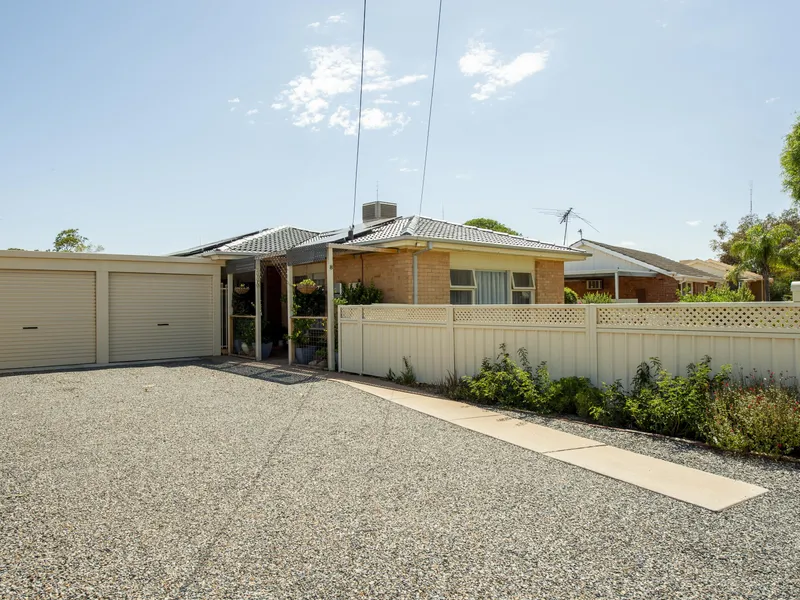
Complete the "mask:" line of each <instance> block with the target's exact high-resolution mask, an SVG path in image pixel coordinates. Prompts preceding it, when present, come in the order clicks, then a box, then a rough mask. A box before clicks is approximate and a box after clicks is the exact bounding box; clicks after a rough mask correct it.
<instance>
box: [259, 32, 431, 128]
mask: <svg viewBox="0 0 800 600" xmlns="http://www.w3.org/2000/svg"><path fill="white" fill-rule="evenodd" d="M306 52H307V54H308V56H309V66H310V67H311V73H310V74H308V75H299V76H297V77H295V78H294V79H292V80H291V81H290V82H289V83H288V84H287V85H286V87H285V88H284V89H283V91H281V93H280V94H279V96H278V97H277V98H276V99H275V102H274V103H273V104H272V108H273V109H275V110H283V109H288V110H289V111H290V112H291V113H292V115H291V118H292V123H293V124H294V125H296V126H298V127H309V126H313V125H316V124H317V123H320V122H321V121H323V120H324V119H326V118H328V125H329V126H330V127H334V126H339V127H341V128H342V129H343V130H344V132H345V133H346V134H348V135H351V132H354V124H356V122H355V120H354V118H353V117H351V116H350V112H351V111H350V109H348V108H346V107H344V106H341V105H340V106H338V108H337V109H336V111H335V112H333V113H330V101H331V99H332V98H334V97H336V96H342V95H349V94H352V95H353V96H354V95H355V92H356V91H357V88H358V82H359V77H360V74H361V56H360V52H359V49H358V48H356V47H353V46H315V47H313V48H309V49H307V50H306ZM388 66H389V62H388V61H387V60H386V57H385V56H384V54H383V53H382V52H381V51H380V50H376V49H375V48H367V49H366V51H365V53H364V91H365V92H373V91H384V90H389V89H393V88H396V87H400V86H403V85H409V84H411V83H414V82H416V81H419V80H420V79H424V78H425V77H426V76H425V75H416V74H412V75H404V76H402V77H399V78H397V79H395V78H393V77H392V76H391V75H389V73H388ZM384 99H385V94H383V95H381V97H380V98H378V100H379V101H380V100H384ZM377 103H381V102H377ZM384 103H386V102H384ZM408 120H409V119H408V117H406V116H405V115H404V114H403V113H399V114H397V115H393V114H392V113H384V112H383V111H380V110H379V109H377V108H368V109H365V110H364V113H363V122H362V124H363V128H364V129H383V128H385V127H389V126H390V125H399V126H400V129H402V128H403V127H404V126H405V125H406V124H407V122H408Z"/></svg>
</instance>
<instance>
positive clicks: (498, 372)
mask: <svg viewBox="0 0 800 600" xmlns="http://www.w3.org/2000/svg"><path fill="white" fill-rule="evenodd" d="M463 382H464V387H465V390H466V396H467V398H468V399H469V400H474V401H475V402H482V403H483V404H501V405H502V406H508V407H520V408H523V407H526V408H533V406H534V405H535V404H536V402H535V397H536V390H535V388H534V386H533V379H532V377H531V373H530V371H529V370H525V369H523V368H520V367H518V366H517V365H516V364H515V363H514V361H513V360H511V357H510V356H509V354H508V352H507V351H506V346H505V344H500V354H498V355H497V358H496V359H495V361H494V362H491V361H490V360H489V359H488V358H485V359H483V363H482V364H481V370H480V372H479V373H478V374H477V375H475V377H465V378H464V379H463Z"/></svg>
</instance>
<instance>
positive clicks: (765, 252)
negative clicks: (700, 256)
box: [730, 223, 798, 300]
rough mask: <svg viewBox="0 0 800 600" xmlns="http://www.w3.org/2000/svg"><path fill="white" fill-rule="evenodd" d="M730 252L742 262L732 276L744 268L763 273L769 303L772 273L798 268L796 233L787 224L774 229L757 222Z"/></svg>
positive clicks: (765, 295)
mask: <svg viewBox="0 0 800 600" xmlns="http://www.w3.org/2000/svg"><path fill="white" fill-rule="evenodd" d="M730 253H731V255H732V256H733V257H734V258H735V259H737V260H738V264H737V265H736V268H735V269H734V270H733V274H732V277H734V278H735V277H736V276H737V275H738V273H740V272H741V271H742V270H744V269H748V270H750V271H755V272H756V273H758V274H760V275H761V276H762V277H763V278H764V299H765V300H769V299H770V281H769V279H770V277H771V276H772V274H773V273H776V272H780V271H786V270H791V269H795V268H797V257H798V242H797V241H796V232H795V231H792V228H791V227H790V226H789V225H787V224H786V223H779V224H777V225H774V226H772V227H769V226H767V225H765V224H763V223H757V224H756V225H753V226H752V227H750V229H748V230H747V232H746V233H745V236H744V237H743V238H741V239H737V240H736V241H734V242H733V244H731V246H730Z"/></svg>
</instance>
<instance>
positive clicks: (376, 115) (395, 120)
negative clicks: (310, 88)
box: [328, 106, 411, 135]
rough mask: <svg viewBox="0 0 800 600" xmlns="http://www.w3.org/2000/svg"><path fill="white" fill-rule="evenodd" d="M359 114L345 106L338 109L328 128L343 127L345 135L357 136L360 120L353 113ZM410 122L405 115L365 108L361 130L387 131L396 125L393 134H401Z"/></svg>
mask: <svg viewBox="0 0 800 600" xmlns="http://www.w3.org/2000/svg"><path fill="white" fill-rule="evenodd" d="M357 112H358V111H351V110H350V109H348V108H345V107H344V106H340V107H338V108H337V109H336V112H334V113H333V114H332V115H331V116H330V118H329V119H328V127H341V128H342V130H343V131H344V133H345V135H355V134H356V132H357V131H358V119H357V118H356V116H355V115H354V114H353V113H357ZM410 121H411V119H410V118H409V117H407V116H406V115H405V113H397V114H394V113H390V112H386V111H383V110H381V109H380V108H365V109H364V111H363V113H362V115H361V129H362V130H369V129H386V128H387V127H391V126H393V125H394V126H396V129H395V130H394V131H393V133H399V132H400V131H402V130H403V128H404V127H405V126H406V125H408V123H409V122H410Z"/></svg>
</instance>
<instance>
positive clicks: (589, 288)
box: [586, 279, 603, 292]
mask: <svg viewBox="0 0 800 600" xmlns="http://www.w3.org/2000/svg"><path fill="white" fill-rule="evenodd" d="M595 282H599V284H600V285H599V286H598V287H592V285H591V284H592V283H595ZM602 290H603V280H602V279H587V280H586V291H587V292H600V291H602Z"/></svg>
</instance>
